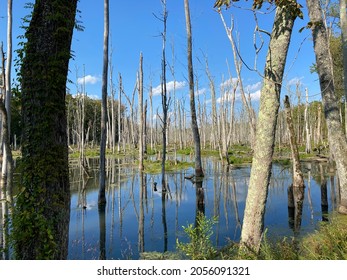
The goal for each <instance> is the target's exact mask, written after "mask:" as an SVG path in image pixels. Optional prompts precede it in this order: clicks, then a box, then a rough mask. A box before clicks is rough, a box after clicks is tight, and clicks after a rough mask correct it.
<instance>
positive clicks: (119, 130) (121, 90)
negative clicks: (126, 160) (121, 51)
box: [117, 73, 123, 154]
mask: <svg viewBox="0 0 347 280" xmlns="http://www.w3.org/2000/svg"><path fill="white" fill-rule="evenodd" d="M122 92H123V83H122V75H121V74H120V73H119V93H118V143H117V152H118V154H119V153H120V146H121V139H122V137H121V134H122V132H121V128H122V116H121V115H122Z"/></svg>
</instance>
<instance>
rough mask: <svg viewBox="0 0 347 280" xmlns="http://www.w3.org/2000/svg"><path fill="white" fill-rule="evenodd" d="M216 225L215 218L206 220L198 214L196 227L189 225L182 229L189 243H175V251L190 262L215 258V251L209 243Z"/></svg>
mask: <svg viewBox="0 0 347 280" xmlns="http://www.w3.org/2000/svg"><path fill="white" fill-rule="evenodd" d="M216 223H217V218H212V219H207V218H206V217H205V216H204V215H203V214H201V213H199V214H198V216H197V219H196V225H195V226H193V225H192V224H189V225H188V226H187V227H183V229H184V232H185V233H186V234H187V236H188V237H189V240H190V242H189V243H186V244H184V243H181V242H179V241H177V249H178V250H179V251H181V252H182V253H184V255H186V256H187V257H188V258H190V259H192V260H209V259H214V258H215V257H216V253H217V250H216V249H215V248H214V246H213V245H212V242H211V236H212V235H213V226H214V225H215V224H216Z"/></svg>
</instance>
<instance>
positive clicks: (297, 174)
mask: <svg viewBox="0 0 347 280" xmlns="http://www.w3.org/2000/svg"><path fill="white" fill-rule="evenodd" d="M284 107H285V113H286V120H287V126H288V131H289V142H290V150H291V152H292V161H293V184H292V185H293V187H294V188H299V187H300V188H302V187H304V178H303V175H302V172H301V167H300V158H299V150H298V145H297V143H296V137H295V131H294V125H293V118H292V114H291V110H290V103H289V97H288V95H286V96H285V99H284Z"/></svg>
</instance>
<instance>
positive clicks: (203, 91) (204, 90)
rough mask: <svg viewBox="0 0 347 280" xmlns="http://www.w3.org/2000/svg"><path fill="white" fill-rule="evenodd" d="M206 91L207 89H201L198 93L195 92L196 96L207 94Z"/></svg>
mask: <svg viewBox="0 0 347 280" xmlns="http://www.w3.org/2000/svg"><path fill="white" fill-rule="evenodd" d="M206 91H207V90H206V88H201V89H199V90H198V91H197V92H195V95H201V94H205V93H206Z"/></svg>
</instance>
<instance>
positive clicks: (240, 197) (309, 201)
mask: <svg viewBox="0 0 347 280" xmlns="http://www.w3.org/2000/svg"><path fill="white" fill-rule="evenodd" d="M88 163H89V167H88V175H89V176H88V175H87V173H86V172H85V171H84V170H83V169H82V168H81V167H80V166H79V165H78V164H74V163H72V166H71V188H72V192H71V195H72V197H71V219H70V236H69V255H68V258H69V259H98V258H99V257H100V252H101V251H103V253H102V254H103V255H104V257H105V258H106V259H138V258H139V254H140V252H146V251H158V252H164V251H174V250H175V248H176V240H179V241H187V237H186V236H185V234H184V231H183V226H187V225H188V224H194V222H195V219H196V216H197V213H199V212H202V213H204V214H205V215H206V217H208V218H211V217H218V223H217V224H216V225H215V228H214V235H213V237H212V241H213V243H214V244H215V245H216V246H223V245H225V244H227V242H228V241H230V240H233V241H238V240H239V239H240V233H241V223H242V220H243V213H244V208H245V200H246V196H247V186H248V181H249V176H250V166H243V167H240V168H235V169H231V170H226V168H225V167H223V166H222V165H221V163H220V162H219V161H217V160H216V159H213V158H205V159H204V164H203V165H204V169H205V178H204V180H203V182H202V185H201V187H197V185H196V184H194V183H193V182H192V181H190V180H186V179H185V178H184V176H186V175H190V174H192V173H193V169H186V170H183V171H177V172H174V173H169V174H167V183H168V188H169V191H168V192H167V193H166V195H164V194H163V193H162V191H161V185H160V182H161V175H155V174H144V175H143V176H142V178H141V176H140V175H139V172H138V169H137V168H136V167H133V166H131V165H130V164H126V163H124V162H121V161H120V160H118V159H109V160H108V171H107V175H108V183H107V186H108V187H107V188H108V189H107V205H106V210H105V214H99V212H98V207H97V199H98V178H99V174H98V161H97V160H95V159H89V160H88ZM303 169H304V174H305V184H306V188H305V197H304V202H303V209H302V219H301V223H299V226H298V225H297V224H296V226H294V222H293V217H291V216H292V214H291V211H288V196H287V189H288V186H289V185H290V184H291V176H292V175H291V168H290V166H282V165H279V164H274V166H273V171H272V174H273V176H272V179H271V184H270V188H269V195H268V201H267V206H266V215H265V227H266V228H267V229H268V235H270V236H275V237H284V236H293V235H294V234H295V235H301V236H302V235H304V234H307V233H309V232H312V231H313V230H314V229H315V228H316V226H317V223H318V222H319V221H322V220H323V219H325V216H324V215H325V214H326V213H328V212H329V211H332V210H333V209H334V208H335V207H336V201H337V199H338V198H337V197H336V195H335V194H336V193H338V192H337V182H336V178H335V175H334V173H333V170H331V168H330V167H329V166H328V165H327V164H326V163H318V162H311V163H303ZM156 182H157V185H156V186H155V183H156ZM141 186H142V187H141ZM294 228H295V229H294ZM100 248H101V251H100Z"/></svg>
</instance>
